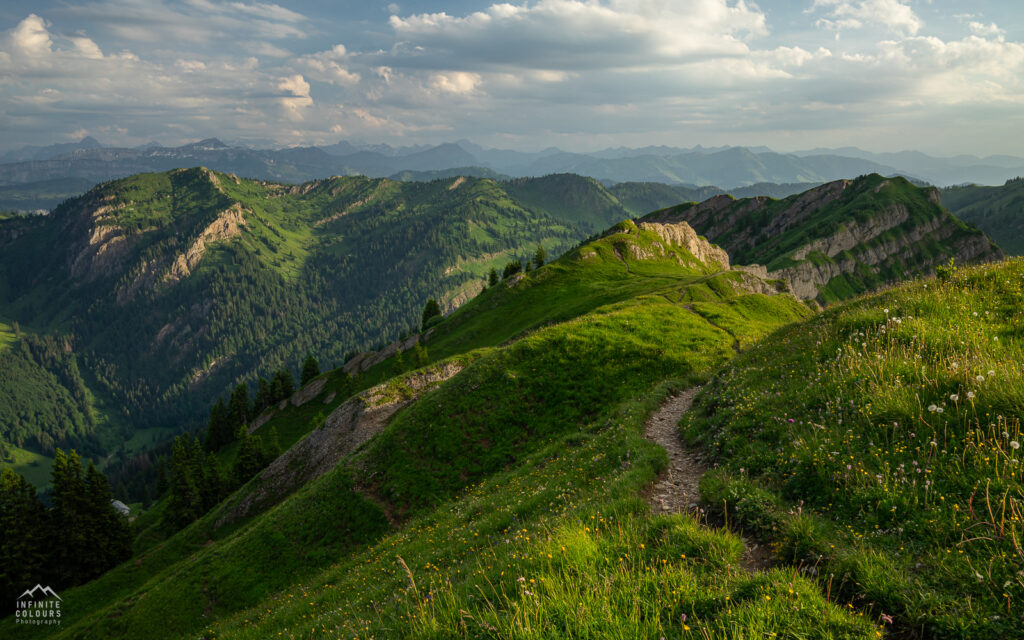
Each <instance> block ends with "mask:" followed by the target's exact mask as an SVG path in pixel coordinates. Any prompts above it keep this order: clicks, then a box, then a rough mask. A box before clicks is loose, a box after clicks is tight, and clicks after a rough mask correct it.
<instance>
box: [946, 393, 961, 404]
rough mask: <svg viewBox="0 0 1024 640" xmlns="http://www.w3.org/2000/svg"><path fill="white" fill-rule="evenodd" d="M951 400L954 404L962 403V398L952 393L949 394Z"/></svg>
mask: <svg viewBox="0 0 1024 640" xmlns="http://www.w3.org/2000/svg"><path fill="white" fill-rule="evenodd" d="M949 399H950V400H952V401H953V402H959V401H960V396H958V395H957V394H955V393H951V394H949Z"/></svg>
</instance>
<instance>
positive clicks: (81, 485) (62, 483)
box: [51, 449, 88, 586]
mask: <svg viewBox="0 0 1024 640" xmlns="http://www.w3.org/2000/svg"><path fill="white" fill-rule="evenodd" d="M52 482H53V491H52V493H51V501H52V502H53V510H52V511H51V514H52V518H53V527H54V528H53V531H54V534H55V535H54V540H53V544H54V546H55V549H56V550H55V552H54V556H55V558H54V559H55V560H56V563H57V577H58V580H57V581H58V582H59V583H60V584H61V585H62V586H68V585H73V584H78V583H79V582H81V581H82V579H83V578H84V576H85V575H86V564H85V562H84V560H85V558H84V556H85V554H86V547H87V545H88V539H87V527H86V523H85V522H83V520H82V518H81V515H82V514H83V513H84V512H85V501H86V496H85V494H86V485H85V478H83V477H82V465H81V459H80V458H79V456H78V453H77V452H76V451H75V450H73V449H72V450H71V451H70V452H69V453H64V451H63V450H61V449H57V450H56V452H54V459H53V472H52Z"/></svg>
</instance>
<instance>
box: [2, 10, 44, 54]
mask: <svg viewBox="0 0 1024 640" xmlns="http://www.w3.org/2000/svg"><path fill="white" fill-rule="evenodd" d="M10 44H11V48H12V50H14V51H16V52H17V53H20V54H22V55H27V56H31V55H45V54H48V53H49V52H50V47H51V46H52V44H53V41H52V40H51V39H50V33H49V32H48V31H47V30H46V22H45V21H44V20H43V19H42V18H40V17H39V16H37V15H36V14H34V13H33V14H29V16H28V17H27V18H25V19H24V20H22V21H21V23H20V24H18V26H17V27H15V28H14V30H13V31H12V32H11V36H10Z"/></svg>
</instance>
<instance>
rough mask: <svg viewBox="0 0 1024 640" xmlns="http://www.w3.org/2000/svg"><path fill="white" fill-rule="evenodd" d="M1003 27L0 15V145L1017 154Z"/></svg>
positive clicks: (311, 11)
mask: <svg viewBox="0 0 1024 640" xmlns="http://www.w3.org/2000/svg"><path fill="white" fill-rule="evenodd" d="M29 6H30V7H31V8H29ZM1022 18H1024V8H1022V7H1021V5H1020V4H1019V0H998V1H996V0H975V1H974V2H971V3H964V2H954V1H951V0H930V1H929V0H774V1H768V0H765V1H763V2H759V3H754V2H748V1H743V0H531V1H528V2H520V1H518V0H511V1H510V2H498V3H494V2H478V1H471V0H462V1H458V2H429V1H425V0H421V1H417V2H395V3H391V4H388V3H371V4H367V3H364V2H347V1H346V2H333V1H330V0H309V1H305V2H280V3H272V2H254V1H250V0H229V1H220V0H93V1H87V2H79V1H75V0H58V1H52V0H36V2H34V3H32V4H31V5H27V4H24V3H3V4H2V5H0V131H2V132H3V138H2V140H0V148H9V147H17V146H21V145H23V144H50V143H53V142H65V141H70V140H76V139H79V138H81V137H82V136H84V135H92V136H94V137H96V138H98V139H99V140H101V141H102V142H105V143H108V144H123V145H135V144H141V143H145V142H148V141H150V140H157V141H159V142H161V143H163V144H167V145H171V144H180V143H183V142H187V141H191V140H195V139H199V138H204V137H210V136H216V137H219V138H222V139H224V140H226V141H231V142H240V143H244V144H251V145H257V146H285V145H299V144H302V145H307V144H329V143H333V142H336V141H338V140H340V139H348V140H355V141H363V142H386V143H390V144H395V145H405V144H423V143H436V142H443V141H453V140H457V139H460V138H468V139H471V140H473V141H474V142H477V143H480V144H484V145H487V146H495V147H502V148H518V149H540V148H544V147H547V146H551V145H557V146H560V147H562V148H566V149H576V150H591V149H598V148H604V147H608V146H619V145H625V146H642V145H647V144H671V145H681V146H692V145H695V144H704V145H723V144H733V145H767V146H770V147H772V148H775V149H778V150H783V151H785V150H796V149H807V148H813V147H819V146H827V147H839V146H845V145H855V146H859V147H862V148H866V149H869V150H873V151H897V150H903V149H920V150H922V151H925V152H929V153H933V154H939V155H953V154H957V153H971V154H976V155H987V154H992V153H1005V154H1013V155H1024V147H1022V142H1024V19H1022Z"/></svg>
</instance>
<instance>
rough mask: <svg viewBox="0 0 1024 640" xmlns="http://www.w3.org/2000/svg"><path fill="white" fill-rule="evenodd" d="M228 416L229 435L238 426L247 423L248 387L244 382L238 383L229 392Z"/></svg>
mask: <svg viewBox="0 0 1024 640" xmlns="http://www.w3.org/2000/svg"><path fill="white" fill-rule="evenodd" d="M228 415H229V416H230V418H231V433H234V430H235V428H237V427H238V426H239V425H243V424H245V423H247V422H249V386H248V385H247V384H245V383H244V382H240V383H239V384H238V386H237V387H235V390H234V391H232V392H231V399H230V400H228Z"/></svg>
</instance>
